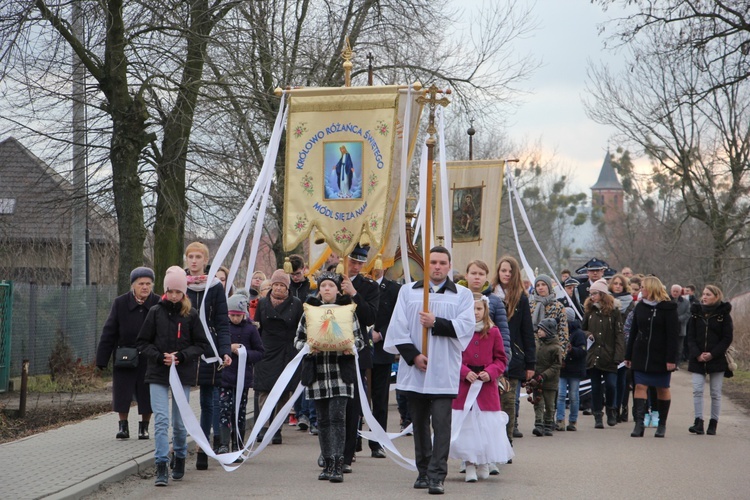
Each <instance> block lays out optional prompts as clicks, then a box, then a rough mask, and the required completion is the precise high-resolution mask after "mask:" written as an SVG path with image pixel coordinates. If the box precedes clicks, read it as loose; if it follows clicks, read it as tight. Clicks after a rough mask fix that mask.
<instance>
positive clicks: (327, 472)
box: [318, 457, 343, 481]
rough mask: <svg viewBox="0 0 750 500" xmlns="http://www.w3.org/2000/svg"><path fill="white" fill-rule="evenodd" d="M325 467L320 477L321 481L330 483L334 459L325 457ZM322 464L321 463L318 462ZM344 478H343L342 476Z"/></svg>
mask: <svg viewBox="0 0 750 500" xmlns="http://www.w3.org/2000/svg"><path fill="white" fill-rule="evenodd" d="M323 461H324V464H325V465H324V466H323V470H322V471H321V472H320V474H319V475H318V480H319V481H328V480H329V479H331V473H332V472H333V458H332V457H324V458H323ZM318 463H320V462H318ZM342 477H343V476H342Z"/></svg>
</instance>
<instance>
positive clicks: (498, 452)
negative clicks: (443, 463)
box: [450, 293, 513, 483]
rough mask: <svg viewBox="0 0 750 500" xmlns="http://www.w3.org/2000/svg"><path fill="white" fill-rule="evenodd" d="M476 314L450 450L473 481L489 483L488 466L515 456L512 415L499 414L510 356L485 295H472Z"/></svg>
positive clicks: (455, 405)
mask: <svg viewBox="0 0 750 500" xmlns="http://www.w3.org/2000/svg"><path fill="white" fill-rule="evenodd" d="M474 316H475V318H476V325H475V327H474V337H473V338H472V339H471V342H470V343H469V346H468V347H467V348H466V350H465V351H464V352H463V354H462V362H461V382H460V384H459V387H458V397H456V399H454V400H453V405H452V408H453V433H452V436H451V450H450V457H451V458H458V459H461V460H463V461H465V462H466V482H469V483H471V482H475V481H476V480H477V478H480V479H487V478H488V477H489V471H490V463H506V462H508V460H510V459H511V458H513V449H512V448H511V446H510V441H508V436H507V434H506V432H505V426H506V424H507V423H508V415H507V414H506V413H505V412H503V411H501V408H500V395H499V393H498V390H497V379H498V377H500V376H501V375H502V374H503V372H504V371H505V367H506V364H507V357H506V355H505V349H504V348H503V338H502V336H501V335H500V330H499V329H498V328H497V327H496V326H495V325H493V324H492V322H491V321H490V318H489V302H488V300H487V297H485V296H484V295H482V294H478V293H475V294H474ZM472 389H473V390H472ZM477 389H478V391H479V393H478V395H477V396H476V397H475V398H474V397H473V394H474V393H475V392H476V391H477ZM472 400H473V402H472Z"/></svg>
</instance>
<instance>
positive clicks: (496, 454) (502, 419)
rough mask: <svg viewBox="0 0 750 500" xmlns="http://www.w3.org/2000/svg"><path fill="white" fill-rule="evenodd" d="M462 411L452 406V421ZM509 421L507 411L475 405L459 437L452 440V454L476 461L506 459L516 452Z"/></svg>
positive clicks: (455, 456)
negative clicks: (489, 409)
mask: <svg viewBox="0 0 750 500" xmlns="http://www.w3.org/2000/svg"><path fill="white" fill-rule="evenodd" d="M463 413H464V411H463V410H453V421H454V422H458V421H459V420H460V418H461V416H463ZM507 423H508V414H507V413H505V412H504V411H481V410H479V408H477V407H476V405H475V406H474V407H473V408H472V409H471V410H470V411H469V413H468V414H467V415H466V418H465V419H464V422H463V425H462V426H461V429H460V430H459V433H458V437H457V438H456V439H455V440H454V441H451V450H450V455H449V456H450V458H457V459H460V460H463V461H465V462H471V463H473V464H488V463H490V462H494V463H501V464H504V463H507V462H508V460H510V459H511V458H513V457H514V456H515V453H513V448H512V447H511V446H510V441H508V434H507V432H506V430H505V426H506V425H507Z"/></svg>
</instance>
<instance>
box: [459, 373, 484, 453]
mask: <svg viewBox="0 0 750 500" xmlns="http://www.w3.org/2000/svg"><path fill="white" fill-rule="evenodd" d="M487 383H488V384H489V383H494V379H493V381H491V382H487ZM482 384H484V382H482V381H481V380H479V379H476V380H475V381H474V382H472V384H471V386H469V392H468V394H466V401H464V411H463V412H461V413H460V414H459V417H458V419H457V420H454V421H453V422H451V444H453V442H454V441H455V440H456V439H458V435H459V433H460V432H461V427H463V425H464V420H466V416H467V415H468V413H469V410H471V407H472V406H474V403H476V401H477V398H478V397H479V391H481V390H482Z"/></svg>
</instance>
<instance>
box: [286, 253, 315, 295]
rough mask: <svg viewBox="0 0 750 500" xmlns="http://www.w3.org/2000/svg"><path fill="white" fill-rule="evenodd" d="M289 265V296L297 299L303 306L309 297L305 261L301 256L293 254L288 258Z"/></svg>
mask: <svg viewBox="0 0 750 500" xmlns="http://www.w3.org/2000/svg"><path fill="white" fill-rule="evenodd" d="M289 263H290V264H291V265H292V274H290V275H289V278H291V281H290V282H289V294H290V295H292V297H297V298H298V299H299V300H300V302H302V303H303V304H304V303H305V301H306V300H307V297H308V296H310V279H309V278H308V277H307V276H305V273H307V266H306V265H305V259H303V258H302V256H301V255H297V254H293V255H290V256H289Z"/></svg>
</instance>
